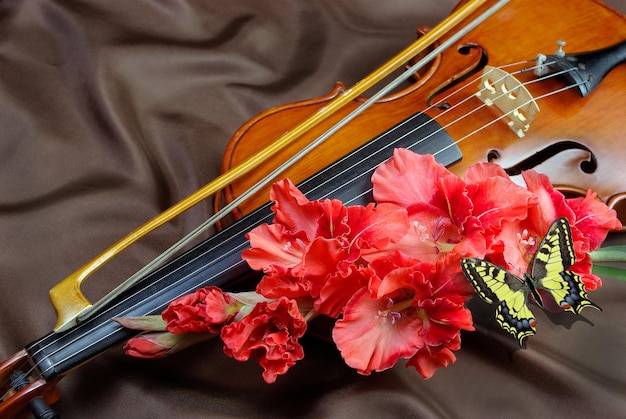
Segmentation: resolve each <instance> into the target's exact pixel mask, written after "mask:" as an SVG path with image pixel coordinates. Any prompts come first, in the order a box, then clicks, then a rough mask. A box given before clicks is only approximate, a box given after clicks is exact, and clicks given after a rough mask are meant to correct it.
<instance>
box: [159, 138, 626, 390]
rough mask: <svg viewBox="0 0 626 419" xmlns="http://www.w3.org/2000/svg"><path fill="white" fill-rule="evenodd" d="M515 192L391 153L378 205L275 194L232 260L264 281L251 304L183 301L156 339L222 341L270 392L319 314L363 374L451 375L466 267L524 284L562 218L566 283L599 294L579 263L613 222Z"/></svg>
mask: <svg viewBox="0 0 626 419" xmlns="http://www.w3.org/2000/svg"><path fill="white" fill-rule="evenodd" d="M523 180H524V182H525V184H526V186H525V187H522V186H519V185H517V184H515V183H514V182H512V181H511V179H510V178H509V176H508V175H506V173H505V172H504V171H503V170H502V169H501V168H500V167H499V166H496V165H492V164H488V163H484V164H477V165H475V166H473V167H471V168H470V169H469V170H468V171H467V173H466V175H465V178H464V179H461V178H459V177H458V176H456V175H454V174H453V173H451V172H450V171H448V170H447V169H446V168H445V167H443V166H442V165H440V164H438V163H436V161H435V160H434V158H433V157H432V156H429V155H427V156H422V155H417V154H415V153H412V152H411V151H408V150H403V149H398V150H396V151H395V153H394V156H393V158H391V159H390V160H388V161H387V162H385V163H383V164H382V165H381V166H380V167H378V168H377V170H376V172H375V173H374V175H373V177H372V183H373V187H374V198H375V201H376V203H377V204H376V205H375V204H369V205H367V206H350V207H347V206H344V205H343V204H342V203H341V202H340V201H337V200H330V199H326V200H320V201H309V200H308V199H307V198H306V197H305V196H304V195H303V194H302V193H301V192H300V191H299V190H298V189H297V188H296V187H295V186H294V185H293V184H292V183H291V182H290V181H289V180H283V181H281V182H278V183H276V184H275V185H274V186H273V188H272V191H271V195H270V198H271V200H272V201H273V202H274V207H273V208H272V210H273V211H274V213H275V217H274V220H273V223H272V224H269V225H268V224H264V225H261V226H259V227H257V228H255V229H254V230H252V231H251V232H250V233H249V234H248V236H247V237H248V239H249V240H250V248H249V249H248V250H246V251H244V252H243V254H242V257H243V259H244V260H246V261H247V262H248V264H249V265H250V266H251V267H252V268H253V269H256V270H262V271H263V272H264V274H265V276H264V277H263V279H262V280H261V282H260V283H259V284H258V286H257V290H256V294H254V293H243V294H230V293H223V292H221V291H220V290H218V289H217V288H213V287H209V288H207V289H204V290H199V291H197V292H196V293H195V294H192V295H189V296H184V297H181V298H180V299H178V300H176V301H175V302H173V303H172V304H171V305H170V307H169V308H168V309H167V310H165V312H164V313H163V320H165V321H166V322H167V326H166V330H168V331H169V332H171V333H175V334H180V333H183V334H189V333H190V332H210V333H214V334H216V333H219V334H220V335H221V337H222V339H223V341H224V343H225V348H224V351H225V353H226V354H227V355H229V356H232V357H233V358H235V359H238V360H247V359H249V358H250V357H253V358H255V359H257V360H258V362H259V363H260V364H261V366H263V368H264V369H265V372H264V374H263V377H264V378H265V380H266V381H267V382H273V381H274V380H275V379H276V377H277V375H279V374H284V373H285V372H286V371H287V370H288V369H289V368H290V367H291V366H292V365H293V364H294V363H295V361H297V360H299V359H301V358H302V357H303V351H302V347H301V346H300V345H299V344H298V339H299V338H300V337H301V336H302V335H303V334H304V332H305V330H306V321H307V320H309V319H311V318H312V317H314V316H315V315H317V314H323V315H326V316H330V317H332V318H335V319H337V320H336V322H335V326H334V329H333V334H332V336H333V340H334V341H335V343H336V345H337V348H338V349H339V351H340V352H341V354H342V356H343V358H344V360H345V361H346V363H347V364H348V365H350V366H351V367H353V368H355V369H357V370H358V371H359V372H360V373H362V374H370V373H371V372H372V371H382V370H385V369H388V368H390V367H392V366H393V365H395V363H396V362H397V361H398V360H400V359H407V360H408V361H407V365H410V366H413V367H414V368H416V370H417V371H418V372H419V373H420V374H421V375H422V376H424V377H426V378H428V377H430V376H432V375H433V374H434V372H435V371H436V370H437V368H439V367H445V366H447V365H448V364H449V363H451V362H454V361H455V359H456V358H455V355H454V353H453V351H455V350H458V349H459V348H460V345H461V339H460V333H461V330H473V329H474V328H473V324H472V316H471V313H470V312H469V310H468V309H467V308H466V307H465V305H464V304H465V302H466V301H467V299H468V298H469V297H470V296H471V295H472V294H473V289H472V287H471V286H470V284H469V282H468V281H467V280H466V279H465V277H464V275H463V273H462V271H461V267H460V260H461V259H462V258H465V257H475V258H486V259H489V260H491V261H492V262H494V263H496V264H499V265H501V266H503V267H505V268H506V269H508V270H511V271H513V272H521V273H523V272H526V270H527V267H528V264H529V263H530V261H531V258H532V256H533V255H534V253H535V250H536V246H537V245H538V243H539V242H540V241H541V238H542V237H543V236H544V235H545V233H546V231H547V229H548V227H549V225H550V224H551V223H552V221H554V220H555V219H556V218H559V217H566V218H567V219H568V220H569V222H570V225H571V229H572V237H573V241H574V247H575V251H576V261H577V262H576V264H575V265H574V266H572V267H571V268H570V269H571V270H572V271H574V272H576V273H578V274H579V275H580V276H581V278H582V280H583V282H584V283H585V285H586V287H587V288H588V289H589V290H592V289H595V288H596V287H598V286H599V285H600V279H599V278H598V277H597V276H595V275H593V274H592V273H591V261H590V259H589V256H588V253H589V252H590V251H592V250H594V249H596V248H598V247H599V246H600V244H601V243H602V241H603V240H604V239H605V237H606V235H607V233H608V231H609V230H611V229H619V228H621V224H620V222H619V221H618V220H617V218H616V215H615V212H614V211H612V210H609V209H608V208H607V207H606V205H604V204H603V203H601V202H599V201H598V200H596V199H595V195H594V194H593V193H591V192H589V193H588V194H587V196H586V197H584V198H576V199H566V198H565V197H564V196H563V195H562V194H561V193H560V192H558V191H556V190H554V188H553V187H552V186H551V185H550V183H549V181H548V179H547V177H545V176H543V175H540V174H538V173H536V172H532V171H529V172H525V173H524V174H523ZM244 294H245V295H244ZM302 313H304V315H303V314H302Z"/></svg>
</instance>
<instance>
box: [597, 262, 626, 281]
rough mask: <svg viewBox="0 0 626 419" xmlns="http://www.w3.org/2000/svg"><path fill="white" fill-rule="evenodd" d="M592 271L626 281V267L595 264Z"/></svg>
mask: <svg viewBox="0 0 626 419" xmlns="http://www.w3.org/2000/svg"><path fill="white" fill-rule="evenodd" d="M591 272H593V273H594V274H596V275H598V276H605V277H606V276H608V277H611V278H615V279H619V280H621V281H626V269H622V268H616V267H614V266H606V265H598V264H594V265H593V268H592V269H591Z"/></svg>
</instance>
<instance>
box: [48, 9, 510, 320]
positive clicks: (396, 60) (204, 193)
mask: <svg viewBox="0 0 626 419" xmlns="http://www.w3.org/2000/svg"><path fill="white" fill-rule="evenodd" d="M486 2H487V0H471V1H469V2H467V3H466V4H464V5H463V6H462V7H460V8H458V9H457V10H455V11H454V12H453V13H452V14H451V15H450V16H448V18H446V19H445V20H443V21H442V22H441V23H440V24H438V25H437V26H435V27H434V28H433V29H432V30H430V31H429V32H428V33H426V34H425V35H424V36H422V37H420V38H418V39H417V40H416V41H415V42H413V43H412V44H411V45H409V46H408V47H407V48H405V49H404V50H402V51H401V52H400V53H399V54H397V55H396V56H394V57H393V58H392V59H390V60H389V61H388V62H387V63H385V64H384V65H382V66H381V67H380V68H378V69H377V70H375V71H374V72H372V73H371V74H370V75H368V76H367V77H365V78H364V79H363V80H361V81H360V82H358V83H357V84H355V85H354V86H353V87H352V88H350V89H347V90H345V91H344V92H343V93H342V94H341V95H339V96H338V97H337V98H335V99H334V100H333V101H332V102H330V103H329V104H328V105H327V106H325V107H323V108H321V109H320V110H318V111H317V112H315V113H314V114H313V115H311V116H310V117H309V118H307V119H305V120H304V121H302V122H301V123H300V124H298V125H297V126H296V127H294V128H293V129H292V130H290V131H288V132H286V133H285V134H283V135H282V136H280V137H279V138H278V139H277V140H276V141H275V142H273V143H272V144H270V145H269V146H267V147H266V148H264V149H263V150H261V151H260V152H258V153H257V154H255V155H254V156H253V157H251V158H250V159H248V160H246V161H245V162H243V163H241V164H240V165H238V166H236V167H234V168H232V169H230V170H228V171H226V172H225V173H223V174H222V175H221V176H219V177H217V178H215V179H214V180H213V181H211V182H209V183H207V184H206V185H205V186H203V187H202V188H200V189H199V190H197V191H196V192H194V193H193V194H191V195H190V196H188V197H187V198H185V199H183V200H182V201H180V202H178V203H177V204H175V205H173V206H172V207H170V208H169V209H167V210H166V211H164V212H162V213H161V214H159V215H158V216H156V217H154V218H152V219H151V220H149V221H148V222H146V223H145V224H143V225H141V226H140V227H138V228H137V229H135V230H133V231H132V232H130V233H129V234H128V235H126V236H125V237H123V238H122V239H120V240H119V241H117V242H116V243H114V244H113V245H112V246H110V247H109V248H107V249H106V250H104V251H103V252H102V253H101V254H99V255H98V256H96V257H95V258H93V259H92V260H91V261H89V262H87V263H86V264H85V265H83V266H82V267H81V268H79V269H78V270H76V271H75V272H74V273H72V274H71V275H70V276H68V277H67V278H65V279H63V280H62V281H61V282H59V283H58V284H57V285H55V286H54V287H53V288H52V289H51V290H50V300H51V302H52V305H53V307H54V309H55V311H56V314H57V322H56V325H55V327H54V331H55V332H60V331H63V330H67V329H68V328H70V327H72V326H73V325H75V324H76V322H77V319H78V318H79V316H80V315H85V314H86V313H87V312H88V311H89V310H90V308H91V307H92V304H91V302H89V300H87V298H86V297H85V296H84V295H83V294H82V292H81V289H80V286H81V284H82V283H83V282H84V281H85V280H86V279H87V278H88V277H90V276H91V275H92V274H93V273H94V272H96V271H97V270H98V269H99V268H100V267H102V266H103V265H104V264H105V263H106V262H108V261H109V260H111V259H112V258H113V257H115V256H116V255H117V254H119V253H120V252H122V251H123V250H124V249H126V248H127V247H129V246H130V245H132V244H133V243H135V242H136V241H138V240H139V239H141V238H142V237H144V236H146V235H147V234H149V233H150V232H152V231H154V230H155V229H157V228H159V227H160V226H162V225H163V224H165V223H167V222H169V221H170V220H172V219H174V218H175V217H177V216H178V215H180V214H182V213H183V212H185V211H187V210H188V209H190V208H191V207H193V206H195V205H196V204H198V203H200V202H202V201H203V200H205V199H207V198H209V197H210V196H212V195H213V194H215V193H216V192H218V191H219V190H221V189H223V188H224V187H226V186H228V185H229V184H230V183H232V182H234V181H236V180H237V179H239V178H241V177H242V176H244V175H246V174H247V173H249V172H251V171H252V170H253V169H255V168H256V167H258V166H259V165H261V164H262V163H263V162H265V161H267V160H268V159H269V158H271V157H272V156H273V155H275V154H276V153H278V152H279V151H280V150H282V149H283V148H284V147H286V146H287V145H289V144H290V143H292V142H293V141H295V140H296V139H297V138H299V137H301V136H302V135H304V134H305V133H306V132H308V131H310V130H311V129H312V128H313V127H315V126H316V125H317V124H319V123H321V122H322V121H324V120H325V119H326V118H328V117H329V116H331V115H332V114H334V113H335V112H336V111H337V110H339V109H341V108H342V107H343V106H345V105H346V104H348V103H350V102H351V101H353V100H354V99H356V98H357V97H359V96H360V95H361V94H363V93H364V92H365V91H367V90H368V89H369V88H371V87H372V86H374V85H375V84H376V83H378V82H379V81H381V80H382V79H384V78H385V77H387V76H388V75H389V74H391V73H392V72H393V71H395V70H396V69H398V68H400V67H401V66H402V65H404V64H405V63H406V62H408V61H409V60H410V59H412V58H413V57H415V56H416V55H417V54H419V53H420V52H422V51H424V50H425V49H426V48H427V47H429V46H430V45H432V44H433V43H434V42H435V41H437V40H438V39H440V38H441V37H442V36H443V35H445V34H447V33H448V32H450V31H451V30H452V29H453V28H454V27H456V26H457V25H458V24H460V23H461V22H462V21H463V20H465V19H466V18H467V17H469V16H470V15H471V14H472V13H473V12H475V11H476V10H477V9H478V8H480V7H481V6H482V5H483V4H484V3H486ZM506 3H508V0H501V1H499V2H498V3H497V4H496V5H494V6H492V7H491V8H490V9H489V11H488V13H489V14H493V13H495V11H496V10H499V9H500V8H501V7H503V6H504V5H505V4H506Z"/></svg>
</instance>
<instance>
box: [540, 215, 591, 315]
mask: <svg viewBox="0 0 626 419" xmlns="http://www.w3.org/2000/svg"><path fill="white" fill-rule="evenodd" d="M575 261H576V254H575V252H574V244H573V241H572V231H571V228H570V225H569V222H568V221H567V219H566V218H559V219H558V220H556V221H555V222H553V223H552V225H551V226H550V228H549V229H548V233H547V234H546V236H545V237H544V239H543V240H542V241H541V243H540V244H539V247H538V248H537V253H536V254H535V258H534V260H533V263H532V278H531V280H532V281H533V283H534V286H535V288H537V289H541V290H545V291H547V292H548V293H549V294H550V295H551V296H552V298H554V301H555V302H556V303H557V304H558V305H559V306H560V307H561V308H562V309H564V310H568V311H571V312H574V313H577V314H578V313H580V312H581V310H582V309H583V308H584V307H586V306H592V307H595V308H597V309H598V310H600V307H598V306H597V305H596V304H594V303H593V302H592V301H590V300H589V299H588V298H587V292H586V291H585V285H584V284H583V282H582V281H581V280H580V277H579V276H578V275H577V274H575V273H574V272H571V271H568V270H567V268H569V267H570V266H572V265H573V264H574V262H575Z"/></svg>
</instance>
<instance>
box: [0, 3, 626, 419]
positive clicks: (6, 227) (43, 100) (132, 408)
mask: <svg viewBox="0 0 626 419" xmlns="http://www.w3.org/2000/svg"><path fill="white" fill-rule="evenodd" d="M455 3H456V2H455V1H453V0H419V1H415V0H401V1H400V0H398V1H395V2H392V3H390V2H372V1H366V0H363V1H356V2H355V1H335V0H319V1H299V2H296V1H287V0H284V1H276V0H275V1H272V2H269V1H231V2H221V1H216V0H211V1H197V2H196V1H183V0H174V1H169V2H161V1H147V0H145V1H144V0H142V1H138V0H135V1H129V2H103V1H97V0H83V1H74V2H50V1H43V0H41V1H35V0H29V1H5V2H2V4H0V324H1V325H2V326H1V327H0V357H2V358H6V357H7V356H9V355H10V354H12V353H14V352H15V351H17V350H18V349H20V348H22V347H23V346H24V345H25V344H27V343H29V342H30V341H32V340H34V339H36V338H38V337H40V336H42V335H44V334H45V333H47V332H48V331H49V330H51V328H52V327H53V325H54V319H55V317H54V312H53V310H52V308H51V307H50V306H49V304H48V300H47V292H48V290H49V289H50V288H51V287H52V286H53V285H54V284H56V283H57V282H58V281H60V280H61V279H63V278H64V277H66V276H67V275H69V274H70V273H71V272H73V271H74V270H75V269H76V268H78V267H79V266H81V265H82V264H83V263H85V262H86V261H87V260H89V259H90V258H92V257H93V256H95V255H96V254H98V253H99V252H100V251H102V250H103V249H104V248H106V247H107V246H109V245H110V244H111V243H113V242H114V241H115V240H117V239H119V238H120V237H122V236H123V235H124V234H125V233H127V232H129V231H130V230H132V229H133V228H135V227H136V226H137V225H139V224H141V223H142V222H144V221H145V220H147V219H149V218H150V217H152V216H154V215H155V214H157V213H159V212H161V211H162V210H164V209H165V208H167V207H168V206H170V205H171V204H172V203H174V202H176V201H178V200H180V199H181V198H183V197H185V196H187V195H188V194H190V193H191V192H193V191H194V190H196V189H197V188H198V187H199V186H201V185H203V184H204V183H206V182H208V181H209V180H210V179H212V178H213V177H215V176H216V175H217V174H218V172H219V165H220V158H221V155H222V153H223V151H224V148H225V146H226V142H227V141H228V139H229V138H230V136H231V135H232V134H233V133H234V132H235V130H236V129H237V128H238V127H239V126H240V125H241V124H243V123H244V122H245V121H246V120H247V119H249V118H250V117H252V116H253V115H255V114H257V113H258V112H260V111H263V110H264V109H267V108H269V107H271V106H275V105H279V104H282V103H286V102H291V101H294V100H300V99H305V98H309V97H314V96H319V95H322V94H324V93H327V92H329V91H330V90H331V88H332V86H333V84H334V82H336V81H338V80H341V81H343V82H345V83H346V84H348V85H351V84H353V83H354V82H356V81H357V80H359V79H360V78H361V77H363V76H364V75H366V74H367V73H369V72H370V71H371V70H372V69H373V68H375V67H376V66H377V65H378V64H380V63H382V62H383V61H384V60H385V59H386V58H388V57H390V56H391V55H393V54H394V53H395V52H397V51H399V50H400V49H401V48H402V47H404V46H405V45H407V44H408V43H409V42H411V41H412V40H413V39H414V33H415V29H416V27H418V26H420V25H427V24H433V23H435V22H437V21H438V20H439V19H440V18H442V17H444V16H445V15H446V14H447V13H448V12H449V11H450V10H451V9H452V7H453V6H454V5H455ZM613 4H615V5H617V6H618V7H620V8H621V9H622V10H626V7H625V5H624V3H623V1H617V2H615V1H614V2H613ZM209 212H210V205H209V204H205V205H201V206H199V207H198V208H195V209H194V210H192V211H191V212H190V213H188V214H186V215H185V216H183V217H182V218H181V219H180V220H178V221H176V222H175V223H173V224H172V225H169V226H167V227H164V228H163V229H161V230H159V231H158V232H157V233H156V234H154V235H152V236H150V238H149V239H148V240H146V241H143V242H141V243H140V244H139V245H137V246H134V247H133V248H131V249H130V250H129V251H127V252H125V253H124V254H123V255H122V256H120V257H119V258H118V259H117V260H116V261H115V262H114V263H113V264H111V265H109V266H107V267H106V268H105V269H104V270H103V271H102V272H101V273H99V274H98V275H97V276H96V277H95V278H94V279H92V280H89V281H88V283H87V285H86V291H87V293H88V294H89V296H90V297H91V298H92V300H95V299H97V297H98V296H100V295H103V294H104V293H105V292H106V291H108V290H110V289H112V288H113V287H114V286H115V285H117V284H118V283H119V281H121V280H122V279H123V278H126V277H127V276H128V275H130V274H131V273H133V272H134V271H135V270H136V269H137V268H139V267H140V266H141V265H142V263H145V262H147V261H149V260H151V258H152V257H154V256H155V255H156V254H158V252H159V251H160V250H162V249H163V248H164V247H165V246H166V245H168V244H170V243H171V242H172V240H174V239H175V238H177V237H180V234H181V232H184V231H189V230H190V229H191V228H192V227H193V226H195V225H197V224H198V223H199V222H200V221H201V220H202V219H203V218H204V217H206V214H208V213H209ZM617 240H618V241H623V239H621V238H618V239H617ZM592 298H593V299H594V301H596V302H597V303H598V304H599V305H601V306H602V307H603V308H604V312H603V313H599V312H595V311H593V310H586V311H585V312H584V316H583V317H582V318H577V319H576V321H571V317H568V316H567V315H564V316H554V317H553V320H551V319H550V318H549V317H548V316H547V315H545V314H544V313H542V312H540V311H539V310H535V311H536V312H538V313H537V319H538V323H539V326H538V327H539V334H538V335H537V336H535V337H533V338H531V339H530V341H531V343H530V344H529V347H530V349H529V350H524V351H520V350H514V342H513V340H511V339H509V340H506V339H505V340H504V341H503V340H501V339H500V337H499V336H500V335H499V334H498V333H494V331H493V330H488V331H486V330H481V331H479V332H476V333H472V334H467V335H465V336H464V339H463V349H462V350H461V351H459V352H458V353H457V356H458V361H457V363H456V364H454V365H452V366H450V367H449V368H447V369H443V370H440V371H438V372H437V373H436V374H435V376H434V377H433V378H432V379H430V380H427V381H425V380H423V379H422V378H421V377H420V376H419V375H418V374H417V373H416V372H415V371H414V370H412V369H406V368H404V366H403V365H399V366H397V367H396V368H394V369H392V370H390V371H386V372H384V373H380V374H374V375H372V376H370V377H362V376H359V375H358V374H356V373H355V372H353V371H352V370H350V369H349V368H347V367H345V366H344V365H343V363H342V362H341V359H340V357H339V356H338V354H337V353H336V351H335V350H334V348H333V347H332V346H331V345H329V344H327V343H325V342H323V341H320V340H317V339H314V338H307V339H305V341H304V344H305V352H306V356H305V359H304V360H303V361H301V362H299V363H298V364H297V365H296V366H295V367H294V368H292V370H290V371H289V373H288V374H287V375H286V376H282V377H279V379H278V381H277V382H276V383H275V384H273V385H267V384H265V383H264V382H263V381H262V379H261V374H260V372H261V370H260V367H259V366H258V365H256V364H255V363H254V362H249V363H243V364H242V363H238V362H236V361H234V360H232V359H229V358H227V357H226V356H224V355H223V353H222V349H221V346H220V345H219V342H217V341H216V342H210V343H207V344H203V345H200V346H198V347H195V348H192V349H190V350H187V351H186V352H184V353H181V354H179V355H177V356H173V357H171V358H168V359H163V360H149V361H146V360H138V359H134V358H129V357H126V356H125V355H123V353H122V351H121V349H120V348H119V347H117V348H114V349H112V350H111V351H109V352H107V353H106V354H105V355H103V356H101V357H99V358H97V359H96V360H94V361H92V362H90V363H89V364H87V365H85V366H83V367H82V368H80V369H79V370H77V371H74V372H72V373H71V374H69V375H68V376H67V377H66V378H64V379H63V380H62V381H61V383H60V386H59V387H60V390H61V394H62V399H61V401H60V402H59V403H57V404H56V405H55V408H56V410H57V411H58V412H59V413H61V415H62V417H64V418H80V417H93V418H99V417H102V418H105V417H107V418H109V417H115V418H126V417H128V418H131V417H132V418H144V417H145V418H148V417H150V418H166V417H189V418H191V417H282V416H285V417H287V416H288V417H294V416H302V417H427V418H431V417H452V418H454V417H458V418H472V417H476V418H482V417H493V416H497V417H545V416H551V417H580V416H595V417H597V416H606V417H619V416H621V417H624V416H626V362H625V361H626V358H625V357H626V355H624V354H625V353H626V321H625V320H624V319H625V318H626V309H625V308H624V307H625V306H624V302H625V301H626V284H625V283H619V282H617V281H615V280H610V279H608V280H606V281H605V285H604V287H603V288H602V289H601V290H599V291H597V292H595V293H593V295H592ZM475 309H476V311H475V314H476V315H477V316H478V317H479V318H483V319H488V318H489V316H491V309H490V308H488V307H484V306H481V305H480V304H478V305H477V306H476V307H475Z"/></svg>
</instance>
